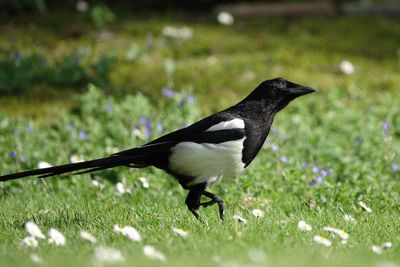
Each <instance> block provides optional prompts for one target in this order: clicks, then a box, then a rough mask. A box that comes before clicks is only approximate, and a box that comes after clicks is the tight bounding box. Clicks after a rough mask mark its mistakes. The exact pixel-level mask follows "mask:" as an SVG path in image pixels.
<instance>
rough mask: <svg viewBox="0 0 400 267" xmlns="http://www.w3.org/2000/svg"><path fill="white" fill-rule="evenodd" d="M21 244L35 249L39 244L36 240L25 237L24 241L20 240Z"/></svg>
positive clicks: (31, 237)
mask: <svg viewBox="0 0 400 267" xmlns="http://www.w3.org/2000/svg"><path fill="white" fill-rule="evenodd" d="M22 244H23V245H25V246H27V247H31V248H36V247H37V246H38V245H39V242H38V241H37V240H36V238H35V237H33V236H27V237H25V238H24V239H22Z"/></svg>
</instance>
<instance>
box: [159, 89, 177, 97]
mask: <svg viewBox="0 0 400 267" xmlns="http://www.w3.org/2000/svg"><path fill="white" fill-rule="evenodd" d="M161 92H162V94H163V95H164V96H166V97H168V98H173V97H174V96H175V91H174V89H172V88H171V87H164V88H163V89H161Z"/></svg>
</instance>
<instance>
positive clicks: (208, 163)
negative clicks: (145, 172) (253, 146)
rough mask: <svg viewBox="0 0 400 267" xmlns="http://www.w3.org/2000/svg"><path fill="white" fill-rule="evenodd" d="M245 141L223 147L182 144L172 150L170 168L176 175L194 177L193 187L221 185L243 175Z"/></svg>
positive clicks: (220, 145) (222, 145) (229, 142)
mask: <svg viewBox="0 0 400 267" xmlns="http://www.w3.org/2000/svg"><path fill="white" fill-rule="evenodd" d="M244 139H245V137H243V138H242V139H239V140H233V141H227V142H224V143H219V144H209V143H201V144H198V143H193V142H182V143H179V144H177V145H176V146H174V147H173V148H172V149H171V156H170V158H169V167H170V169H171V170H173V171H174V172H176V173H178V174H181V175H183V176H187V177H194V180H193V181H190V182H189V183H188V185H189V186H191V185H195V184H199V183H204V182H205V183H206V184H207V185H206V186H207V187H210V186H213V185H215V184H217V183H218V182H219V181H220V180H221V179H222V178H223V177H228V176H233V175H235V174H237V173H240V172H242V171H243V169H244V166H245V164H244V163H243V162H242V150H243V142H244Z"/></svg>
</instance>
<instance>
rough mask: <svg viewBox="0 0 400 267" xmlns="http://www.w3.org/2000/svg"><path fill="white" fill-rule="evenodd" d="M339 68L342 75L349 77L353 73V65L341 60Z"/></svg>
mask: <svg viewBox="0 0 400 267" xmlns="http://www.w3.org/2000/svg"><path fill="white" fill-rule="evenodd" d="M339 68H340V71H341V72H342V73H344V74H347V75H351V74H353V73H354V65H353V64H352V63H351V62H350V61H348V60H342V62H340V64H339Z"/></svg>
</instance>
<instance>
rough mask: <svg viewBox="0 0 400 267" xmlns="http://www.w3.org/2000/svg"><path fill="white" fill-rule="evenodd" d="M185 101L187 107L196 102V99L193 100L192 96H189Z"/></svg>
mask: <svg viewBox="0 0 400 267" xmlns="http://www.w3.org/2000/svg"><path fill="white" fill-rule="evenodd" d="M186 101H187V103H188V104H189V105H191V104H194V102H196V99H195V98H194V96H193V95H192V94H189V95H188V97H187V99H186Z"/></svg>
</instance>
